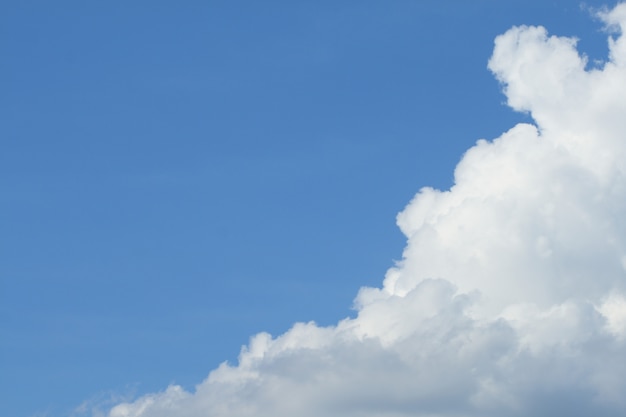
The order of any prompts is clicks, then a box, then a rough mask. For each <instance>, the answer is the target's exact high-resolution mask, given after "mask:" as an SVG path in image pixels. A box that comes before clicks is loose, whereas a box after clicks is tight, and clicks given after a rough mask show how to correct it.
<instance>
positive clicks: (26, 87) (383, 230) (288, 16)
mask: <svg viewBox="0 0 626 417" xmlns="http://www.w3.org/2000/svg"><path fill="white" fill-rule="evenodd" d="M585 4H586V5H587V6H594V7H597V6H599V5H602V4H607V3H606V2H600V1H588V2H586V3H585ZM613 4H615V3H614V2H611V3H608V5H609V6H610V5H613ZM515 24H541V25H545V26H546V27H547V28H548V30H549V31H550V33H553V34H558V35H566V36H572V35H575V36H578V37H579V38H580V43H579V45H580V49H581V50H582V51H584V52H586V53H587V54H588V55H589V56H590V58H591V60H593V59H595V58H603V57H604V56H605V55H606V50H607V48H606V34H605V33H602V31H601V26H600V24H599V22H597V21H594V20H593V19H592V18H591V17H590V13H589V12H588V11H587V10H586V9H585V8H584V7H583V8H581V3H579V2H576V1H545V0H525V1H522V0H475V1H467V0H452V1H435V0H421V1H420V0H415V1H396V0H394V1H385V2H382V1H346V2H337V1H315V2H314V1H309V2H303V1H263V2H260V1H241V2H232V1H205V2H202V1H186V2H173V1H172V2H167V1H108V2H85V1H56V2H51V1H31V0H23V1H5V2H3V3H2V5H0V30H1V33H0V42H1V43H0V52H1V55H0V56H1V57H2V58H1V60H2V64H1V66H0V75H1V80H2V88H1V91H0V114H1V120H0V129H1V130H0V139H1V149H0V173H1V175H0V187H1V189H0V208H1V217H0V245H1V246H0V254H1V255H0V257H1V258H0V259H1V261H0V274H1V275H0V278H1V280H0V326H1V327H0V329H1V339H0V360H1V362H0V392H2V401H1V402H0V415H2V416H7V417H9V416H11V417H31V416H48V417H57V416H67V415H70V414H71V413H72V410H73V409H74V408H75V407H76V406H78V405H79V404H81V403H82V402H83V401H85V400H93V399H97V398H108V396H110V395H111V394H114V395H117V394H121V395H124V394H128V393H135V394H141V393H146V392H151V391H156V390H161V389H164V388H165V387H166V386H167V385H168V384H169V383H178V384H182V385H183V386H185V387H186V388H191V387H193V385H194V384H196V383H199V382H200V381H201V380H202V379H203V378H204V377H206V375H207V374H208V372H209V371H210V370H211V369H213V368H215V367H216V366H217V365H218V364H219V363H220V362H222V361H224V360H229V361H235V360H236V357H237V354H238V352H239V349H240V346H241V345H242V344H245V343H246V342H247V341H248V338H249V337H250V336H251V335H252V334H254V333H256V332H259V331H269V332H270V333H272V334H274V335H277V334H280V333H281V332H283V331H285V330H286V329H288V328H289V327H290V326H291V324H293V323H294V322H295V321H309V320H315V321H316V322H318V323H320V324H323V325H327V324H333V323H336V322H337V320H339V319H341V318H344V317H346V316H348V315H351V314H353V312H352V311H351V309H350V306H351V303H352V299H353V298H354V296H355V295H356V292H357V291H358V289H359V287H361V286H364V285H368V286H378V285H379V284H380V283H381V281H382V279H383V276H384V273H385V271H386V269H387V268H388V267H390V266H392V265H393V260H394V259H396V260H397V259H400V258H401V253H402V248H403V246H404V238H403V236H402V235H401V233H400V232H399V230H398V229H397V227H396V226H395V215H396V213H397V212H398V211H400V210H401V209H402V208H403V207H404V206H405V205H406V204H407V203H408V202H409V200H410V199H411V197H412V196H413V195H414V194H415V193H416V192H417V191H418V190H419V188H421V187H422V186H434V187H437V188H447V187H449V186H450V185H451V184H452V181H453V169H454V166H455V165H456V163H457V162H458V160H459V158H460V157H461V155H462V154H463V152H464V151H465V150H466V149H467V148H469V147H470V146H471V145H472V144H473V143H474V142H475V141H476V140H477V139H479V138H487V139H492V138H494V137H497V136H499V135H500V134H501V133H502V132H503V131H505V130H507V129H508V128H510V127H512V126H513V124H514V123H516V122H518V121H528V120H529V119H528V117H527V116H525V115H521V114H514V113H513V112H512V111H510V110H509V109H508V108H507V107H506V106H504V105H503V101H504V96H503V95H502V94H501V93H500V87H499V86H498V84H497V82H496V81H495V80H494V78H493V77H492V75H491V74H490V73H489V72H488V70H487V69H486V64H487V60H488V58H489V56H490V54H491V51H492V47H493V40H494V38H495V36H496V35H498V34H500V33H503V32H504V31H506V30H507V29H508V28H509V27H511V26H512V25H515Z"/></svg>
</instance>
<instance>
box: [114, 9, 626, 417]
mask: <svg viewBox="0 0 626 417" xmlns="http://www.w3.org/2000/svg"><path fill="white" fill-rule="evenodd" d="M601 18H602V19H603V20H604V22H605V23H606V24H607V27H612V28H616V29H617V30H616V31H614V32H613V33H614V37H611V38H610V39H609V48H610V55H609V58H608V61H607V62H606V63H604V64H603V66H602V67H600V68H593V69H588V68H587V67H588V65H587V61H586V58H585V57H584V56H581V55H580V54H579V53H578V52H577V50H576V40H575V39H571V38H563V37H556V36H549V35H548V33H547V32H546V30H545V29H544V28H542V27H526V26H522V27H514V28H512V29H510V30H509V31H508V32H506V33H505V34H503V35H501V36H499V37H498V38H497V39H496V41H495V49H494V52H493V56H492V57H491V59H490V61H489V68H490V70H491V71H492V72H493V73H494V74H495V76H496V77H497V79H498V80H499V81H500V82H501V83H502V85H503V87H504V92H505V94H506V96H507V99H508V104H509V105H510V106H511V107H512V108H513V109H515V110H518V111H524V112H529V113H530V115H531V116H532V118H533V120H534V121H535V123H536V124H535V125H531V124H519V125H517V126H515V127H513V128H512V129H511V130H509V131H508V132H506V133H504V134H503V135H502V136H500V137H499V138H497V139H495V140H493V141H485V140H481V141H479V142H478V143H477V144H476V146H474V147H473V148H471V149H470V150H468V151H467V153H466V154H465V155H464V157H463V158H462V160H461V162H460V163H459V165H458V166H457V168H456V171H455V185H454V186H453V187H452V188H451V189H450V190H448V191H439V190H434V189H431V188H424V189H422V190H421V191H420V192H419V193H418V194H417V196H416V197H415V198H414V199H413V201H412V202H411V203H410V204H409V205H408V206H407V207H406V208H405V210H404V211H403V212H402V213H400V214H399V215H398V225H399V226H400V228H401V229H402V231H403V232H404V234H405V235H406V236H407V239H408V243H407V247H406V249H405V251H404V254H403V260H402V261H401V262H400V263H399V264H398V265H397V266H396V267H394V268H391V269H390V270H389V271H388V273H387V275H386V277H385V280H384V283H383V285H382V287H381V288H363V289H361V291H360V292H359V294H358V296H357V297H356V301H355V305H356V308H357V311H358V314H357V316H356V317H355V318H353V319H345V320H343V321H341V322H339V323H338V324H337V325H335V326H331V327H319V326H317V325H316V324H315V323H298V324H296V325H294V326H293V327H292V328H291V329H290V330H289V331H287V332H286V333H285V334H283V335H281V336H278V337H275V338H273V337H271V336H270V335H268V334H265V333H262V334H258V335H256V336H254V337H253V338H252V339H251V341H250V344H249V345H248V346H247V347H244V348H243V349H242V352H241V354H240V356H239V363H238V364H236V365H230V364H227V363H224V364H222V365H221V366H220V367H219V368H218V369H216V370H214V371H212V372H211V373H210V374H209V376H208V377H207V379H206V380H205V381H203V382H202V383H200V384H199V385H198V386H197V387H196V389H195V391H194V392H187V391H185V390H183V389H182V388H181V387H179V386H170V387H169V388H167V389H166V390H165V391H163V392H160V393H155V394H150V395H146V396H144V397H141V398H139V399H137V400H136V401H134V402H131V403H124V404H119V405H117V406H115V407H114V408H112V409H111V410H110V411H109V413H108V416H109V417H171V416H177V417H206V416H212V417H227V416H228V417H235V416H236V417H252V416H254V417H293V416H298V417H320V416H324V417H334V416H342V417H352V416H354V417H357V416H358V417H383V416H384V417H404V416H406V417H408V416H411V417H416V416H421V417H427V416H428V417H432V416H440V417H453V416H454V417H469V416H481V417H485V416H494V417H495V416H498V417H506V416H534V417H538V416H550V417H552V416H555V415H567V416H570V417H575V416H591V415H602V416H623V415H626V163H625V161H626V39H625V38H624V37H623V36H622V33H623V31H624V29H625V28H626V4H620V5H618V6H616V7H615V8H614V9H612V10H610V11H605V12H603V13H601Z"/></svg>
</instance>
